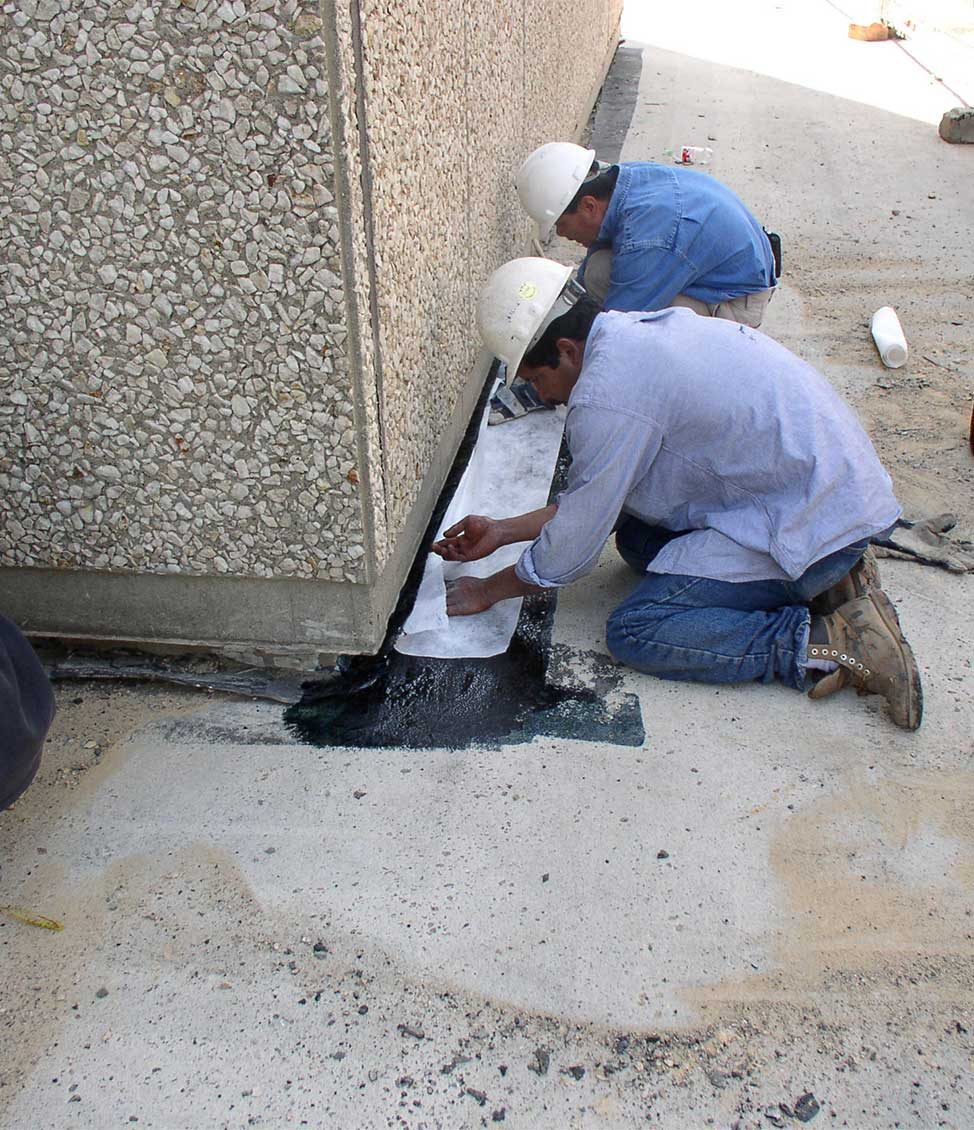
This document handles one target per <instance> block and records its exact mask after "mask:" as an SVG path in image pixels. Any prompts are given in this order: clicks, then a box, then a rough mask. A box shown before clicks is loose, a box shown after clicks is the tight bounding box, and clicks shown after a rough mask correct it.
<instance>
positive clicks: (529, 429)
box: [395, 398, 565, 659]
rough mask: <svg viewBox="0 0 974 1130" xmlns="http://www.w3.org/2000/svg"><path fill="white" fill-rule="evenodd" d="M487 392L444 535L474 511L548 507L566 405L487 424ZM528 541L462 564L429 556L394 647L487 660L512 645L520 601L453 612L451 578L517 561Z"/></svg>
mask: <svg viewBox="0 0 974 1130" xmlns="http://www.w3.org/2000/svg"><path fill="white" fill-rule="evenodd" d="M489 411H490V402H489V398H488V403H487V406H486V407H485V409H484V416H483V419H482V420H481V423H480V432H479V434H478V436H477V442H476V444H475V445H474V449H473V454H472V456H471V458H470V462H469V463H468V464H467V469H466V471H464V474H463V478H462V479H461V480H460V485H459V487H457V490H456V493H455V494H454V496H453V501H452V502H451V503H450V506H449V507H448V509H447V512H446V515H445V517H444V519H443V523H442V525H441V527H440V530H439V532H438V533H437V538H440V537H442V535H443V530H445V529H448V528H449V527H450V526H452V525H453V524H454V523H456V522H458V521H460V519H461V518H465V517H466V516H467V515H468V514H486V515H488V516H489V517H491V518H507V517H510V516H511V515H514V514H526V513H527V512H528V511H531V510H537V509H539V508H540V507H542V506H545V505H547V502H548V494H549V492H550V490H551V478H552V475H553V474H554V470H555V463H556V461H557V459H558V449H559V447H560V446H561V436H562V432H563V431H564V426H565V412H564V409H556V410H555V411H554V412H529V413H528V414H527V415H526V416H522V417H521V418H520V419H519V420H511V421H509V422H508V423H506V424H498V425H496V426H495V427H492V428H489V427H487V415H488V412H489ZM523 549H524V543H521V544H518V545H508V546H504V548H503V549H499V550H498V551H497V552H496V553H494V554H492V555H491V556H490V557H487V558H485V559H484V560H483V561H474V562H471V563H469V564H463V563H460V562H456V561H444V560H443V559H442V558H441V557H438V556H437V555H436V554H435V553H431V554H429V556H428V558H427V561H426V571H425V572H424V574H423V579H422V581H421V583H420V586H419V591H418V592H417V594H416V602H415V604H414V605H413V610H412V612H411V613H410V615H409V618H408V619H407V620H406V623H405V624H404V625H403V630H402V632H401V633H400V635H399V638H398V639H397V641H396V644H395V648H396V650H397V651H399V652H402V654H403V655H419V656H428V657H430V658H435V659H461V658H485V657H487V656H490V655H500V654H501V653H502V652H504V651H506V650H507V646H508V644H509V643H510V642H511V637H512V636H513V635H514V628H515V627H516V625H517V618H518V616H519V614H520V611H521V601H520V600H519V599H518V600H502V601H500V603H498V604H495V605H494V607H493V608H489V609H488V610H487V611H486V612H481V613H480V614H479V615H477V616H457V617H453V618H451V617H449V616H447V614H446V582H447V581H449V580H452V579H453V578H454V577H462V576H473V577H486V576H489V575H490V574H491V573H496V572H497V571H498V570H500V569H504V568H506V567H507V566H508V565H513V564H514V563H515V562H516V561H517V559H518V558H519V557H520V556H521V553H522V551H523Z"/></svg>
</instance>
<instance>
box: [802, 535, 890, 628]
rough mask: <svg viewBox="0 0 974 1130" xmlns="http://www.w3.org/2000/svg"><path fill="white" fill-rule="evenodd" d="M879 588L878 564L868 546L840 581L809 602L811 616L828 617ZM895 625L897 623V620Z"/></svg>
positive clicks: (880, 585)
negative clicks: (850, 602) (858, 597)
mask: <svg viewBox="0 0 974 1130" xmlns="http://www.w3.org/2000/svg"><path fill="white" fill-rule="evenodd" d="M881 587H882V582H881V581H880V579H879V563H878V562H877V561H876V554H875V553H874V552H873V547H872V546H871V545H870V546H867V547H866V552H865V553H864V554H863V555H862V557H860V558H859V560H858V561H857V562H856V563H855V565H853V566H852V568H851V569H850V570H849V572H848V573H846V575H845V576H844V577H843V578H842V580H841V581H836V583H835V584H834V585H833V586H832V587H831V588H830V589H826V590H825V592H821V593H819V594H818V596H816V597H815V598H814V599H813V600H811V601H809V604H808V607H809V610H810V611H811V613H812V615H813V616H828V614H829V613H830V612H834V611H835V610H836V609H837V608H841V607H842V605H843V604H847V603H848V602H849V601H850V600H855V599H856V597H857V596H866V594H867V593H868V592H869V591H870V590H871V589H878V588H881ZM894 615H895V613H894ZM897 623H899V621H898V620H897Z"/></svg>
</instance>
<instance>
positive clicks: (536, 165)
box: [514, 141, 595, 239]
mask: <svg viewBox="0 0 974 1130" xmlns="http://www.w3.org/2000/svg"><path fill="white" fill-rule="evenodd" d="M594 160H595V150H594V149H584V148H583V147H582V146H581V145H572V144H571V142H568V141H549V142H548V144H547V145H542V146H539V148H537V149H535V151H534V152H533V153H532V154H531V155H530V156H529V157H528V158H527V160H526V161H525V162H524V164H523V165H522V166H521V168H520V169H519V170H518V173H517V176H516V177H515V178H514V187H515V188H516V189H517V194H518V196H519V197H520V199H521V204H522V206H523V208H524V210H525V212H527V214H528V215H529V216H530V217H531V219H532V220H534V222H535V223H536V224H537V225H538V232H539V236H540V238H541V239H547V238H548V235H549V233H550V232H551V229H552V228H553V227H554V226H555V223H556V222H557V220H558V217H559V216H560V215H561V214H562V212H564V210H565V209H566V208H567V207H568V205H569V204H571V202H572V197H574V195H575V193H576V192H578V189H579V187H580V186H581V184H582V182H583V181H584V180H585V179H586V178H587V177H588V174H589V170H590V169H591V168H592V162H593V161H594Z"/></svg>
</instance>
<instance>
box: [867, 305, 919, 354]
mask: <svg viewBox="0 0 974 1130" xmlns="http://www.w3.org/2000/svg"><path fill="white" fill-rule="evenodd" d="M870 329H871V331H872V335H873V341H875V343H876V348H877V349H878V350H879V356H880V357H881V358H882V359H883V364H884V365H885V366H886V368H887V369H898V368H899V367H900V366H901V365H905V364H906V359H907V357H908V356H909V355H910V349H909V346H908V345H907V344H906V335H905V334H904V333H903V327H902V326H901V325H900V320H899V318H897V316H896V311H895V310H894V309H893V307H892V306H881V307H880V308H879V309H878V310H877V311H876V313H875V314H873V320H872V324H871V326H870Z"/></svg>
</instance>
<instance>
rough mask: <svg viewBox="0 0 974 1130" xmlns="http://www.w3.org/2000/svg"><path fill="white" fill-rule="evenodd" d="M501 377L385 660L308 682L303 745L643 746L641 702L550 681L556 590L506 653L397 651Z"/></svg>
mask: <svg viewBox="0 0 974 1130" xmlns="http://www.w3.org/2000/svg"><path fill="white" fill-rule="evenodd" d="M493 380H494V373H493V372H492V373H491V376H490V378H489V379H488V382H487V385H486V387H485V390H484V392H483V394H482V395H481V399H480V403H479V404H478V407H477V410H476V411H475V412H474V414H473V420H472V421H471V425H470V427H469V428H468V430H467V434H466V436H465V437H464V440H463V443H462V444H461V445H460V450H459V452H458V455H457V458H456V460H455V462H454V465H453V468H452V469H451V471H450V475H449V477H448V479H447V484H446V486H445V487H444V489H443V493H442V494H441V496H440V499H439V501H438V503H437V506H436V510H435V512H434V514H433V518H432V519H431V521H430V525H429V528H428V529H427V533H426V536H425V537H424V539H423V543H422V547H421V549H420V552H419V554H418V555H417V559H416V561H415V562H414V564H413V567H412V569H411V570H410V574H409V577H408V579H407V581H406V584H405V586H404V587H403V592H402V595H401V596H400V599H399V603H398V605H397V607H396V610H395V612H394V613H393V615H392V617H391V619H390V622H389V630H388V632H387V634H386V639H385V642H384V643H383V646H382V648H381V650H380V652H379V654H378V655H377V656H374V657H372V656H367V657H343V658H342V659H340V660H339V663H338V665H337V667H336V668H335V670H334V671H332V672H330V673H329V674H328V675H327V676H325V677H324V678H322V679H317V680H310V681H308V682H307V683H305V684H304V694H303V697H302V698H301V701H300V702H298V703H297V704H295V705H293V706H290V707H289V708H288V709H287V711H286V712H285V714H284V720H285V722H286V724H287V725H288V727H289V728H290V729H291V730H292V732H293V733H294V734H295V735H297V736H298V737H299V738H301V739H302V740H304V741H307V742H311V743H313V744H315V745H322V746H354V747H357V748H360V749H379V748H387V747H404V748H406V749H431V748H432V749H441V748H445V749H464V748H467V747H469V746H473V745H476V746H489V747H497V746H499V745H503V744H508V743H511V742H524V741H530V740H531V739H532V738H534V737H537V736H542V735H544V736H548V737H566V738H576V739H579V740H582V741H596V742H604V743H610V744H614V745H628V746H639V745H642V743H643V740H644V730H643V722H642V714H641V712H640V708H639V701H638V699H637V698H636V696H635V695H629V694H627V695H624V696H622V697H621V699H620V705H619V706H618V707H616V708H615V709H613V710H610V709H608V708H607V707H606V705H605V702H604V699H603V697H602V695H601V694H600V693H598V692H597V691H591V690H587V689H585V688H581V687H565V686H556V685H553V684H552V683H551V682H550V681H549V679H548V663H549V659H550V656H551V630H552V626H553V623H554V614H555V607H556V604H557V596H556V593H555V592H554V591H552V592H549V593H543V594H539V595H538V596H533V597H529V598H527V599H526V600H525V601H524V603H523V605H522V609H521V615H520V618H519V620H518V624H517V628H516V629H515V632H514V637H513V639H512V640H511V644H510V646H509V647H508V649H507V651H506V652H505V653H504V654H503V655H495V656H492V657H491V658H489V659H426V658H420V657H416V656H410V655H400V654H399V652H397V651H395V650H393V644H394V642H395V639H396V637H397V635H398V634H399V630H400V628H401V626H402V624H403V622H404V621H405V619H406V617H407V616H408V615H409V612H410V609H411V608H412V605H413V601H414V599H415V597H416V591H417V589H418V588H419V583H420V580H421V579H422V575H423V568H424V566H425V562H426V556H427V547H428V546H429V544H430V543H431V542H432V540H433V539H434V537H435V536H436V533H437V531H438V529H439V525H440V522H441V520H442V516H443V514H444V513H445V511H446V508H447V506H448V505H449V503H450V499H451V498H452V497H453V493H454V491H455V490H456V487H457V485H458V483H459V481H460V478H461V476H462V474H463V470H464V468H465V467H466V465H467V462H468V461H469V459H470V453H471V451H472V450H473V445H474V443H475V442H476V438H477V433H478V428H479V421H480V419H481V416H482V413H483V408H484V405H485V401H486V396H487V394H488V392H489V390H490V389H491V388H492V387H493ZM501 427H516V424H508V425H501ZM567 465H568V457H567V454H566V452H565V450H564V449H563V451H562V455H561V458H560V459H559V462H558V467H557V469H556V471H555V476H554V484H553V486H552V495H554V494H555V493H556V492H557V491H558V490H560V489H561V485H562V483H563V482H564V476H565V472H566V470H567ZM599 689H600V690H601V689H602V688H601V687H600V688H599Z"/></svg>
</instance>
